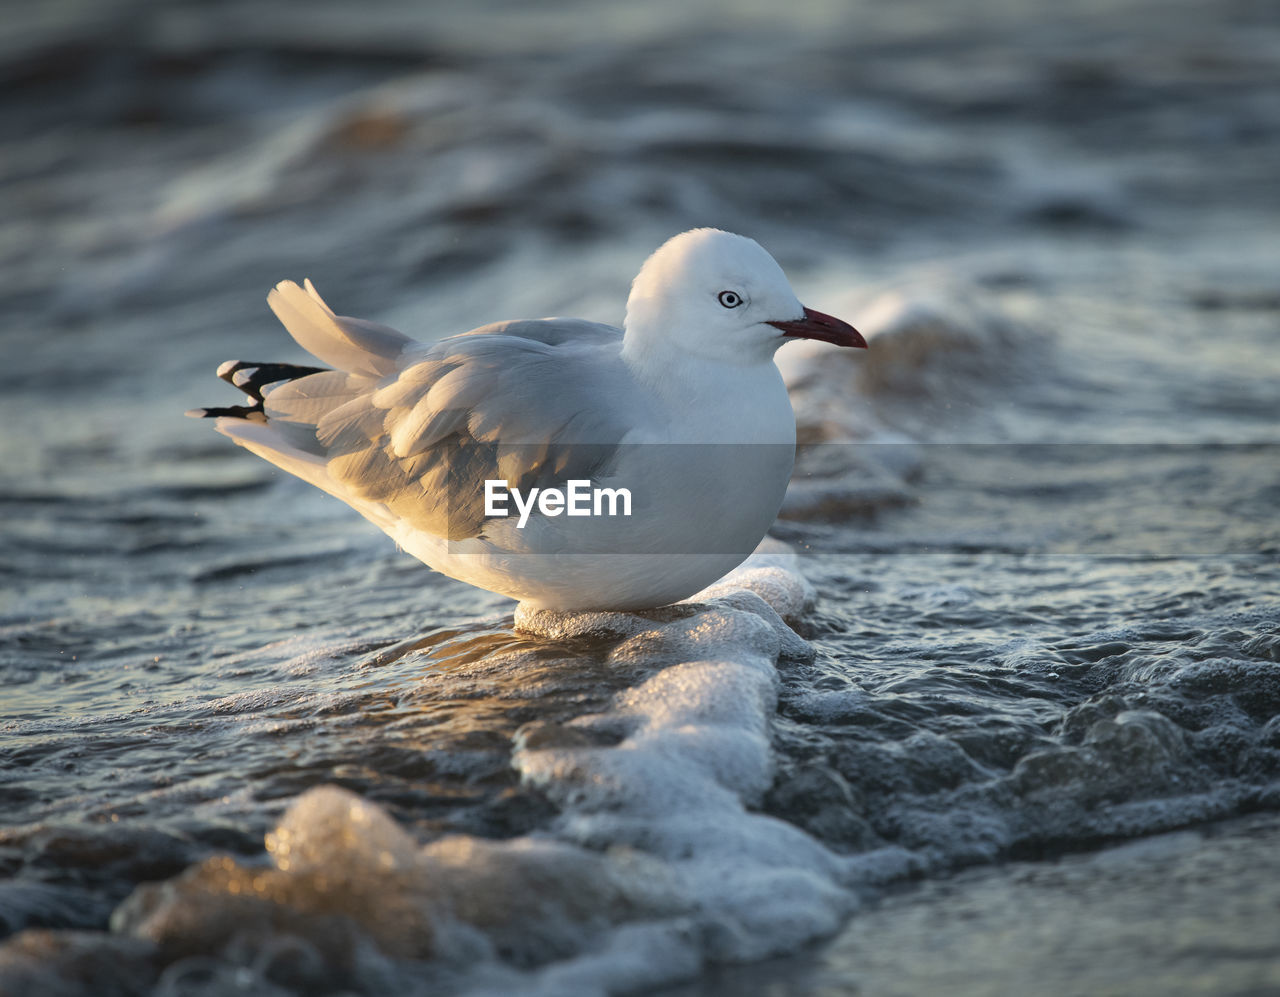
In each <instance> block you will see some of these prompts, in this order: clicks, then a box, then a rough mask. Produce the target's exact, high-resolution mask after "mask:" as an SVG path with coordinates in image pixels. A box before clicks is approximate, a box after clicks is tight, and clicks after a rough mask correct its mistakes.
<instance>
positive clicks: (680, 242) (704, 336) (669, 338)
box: [625, 228, 867, 364]
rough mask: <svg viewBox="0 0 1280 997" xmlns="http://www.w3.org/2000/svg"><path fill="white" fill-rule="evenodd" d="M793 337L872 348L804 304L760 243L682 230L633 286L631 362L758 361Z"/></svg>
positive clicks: (629, 311)
mask: <svg viewBox="0 0 1280 997" xmlns="http://www.w3.org/2000/svg"><path fill="white" fill-rule="evenodd" d="M789 338H804V339H820V340H823V341H824V342H828V343H833V344H834V345H836V346H858V347H866V345H867V343H866V340H864V339H863V338H862V336H861V334H859V332H858V331H857V330H856V329H855V328H854V327H853V326H851V325H849V324H848V323H846V322H842V321H840V319H837V318H832V317H831V316H830V315H824V314H823V313H822V312H818V311H814V310H813V309H812V308H806V307H805V306H804V305H802V304H801V303H800V300H799V299H798V298H797V297H796V295H795V292H794V291H793V290H791V285H790V284H789V283H788V282H787V278H786V275H785V274H784V273H783V272H782V268H781V267H780V266H778V264H777V262H776V261H775V260H774V258H773V257H772V256H770V255H769V254H768V253H767V252H765V250H764V249H763V248H761V246H760V244H759V243H757V242H756V241H755V240H754V239H748V238H746V237H745V236H741V235H734V234H733V233H731V232H722V231H720V230H719V229H712V228H700V229H693V230H692V231H689V232H683V233H681V234H680V235H677V236H675V237H674V238H672V239H669V240H667V241H666V242H665V243H663V244H662V245H661V246H660V247H658V249H657V250H656V251H655V252H654V254H653V255H652V256H650V257H649V259H648V260H646V261H645V264H644V266H643V267H641V269H640V273H639V274H638V275H637V276H636V279H635V281H634V282H633V283H632V285H631V296H630V297H629V298H628V299H627V321H626V341H625V342H626V345H625V351H626V352H627V353H628V354H630V355H632V356H641V355H646V354H661V353H664V352H665V351H666V349H669V348H675V349H677V350H680V351H681V352H685V353H692V354H695V355H698V356H700V357H703V358H705V359H710V360H722V361H724V362H728V363H735V364H744V363H759V362H762V361H768V360H771V359H772V357H773V354H774V351H775V350H777V348H778V347H779V346H781V345H782V344H783V343H785V342H786V341H787V340H788V339H789Z"/></svg>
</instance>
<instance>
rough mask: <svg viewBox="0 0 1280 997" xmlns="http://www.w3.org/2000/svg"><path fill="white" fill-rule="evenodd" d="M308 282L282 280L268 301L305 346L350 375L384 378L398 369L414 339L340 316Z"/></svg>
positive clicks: (287, 327) (319, 358)
mask: <svg viewBox="0 0 1280 997" xmlns="http://www.w3.org/2000/svg"><path fill="white" fill-rule="evenodd" d="M304 283H305V285H306V289H305V290H304V289H303V288H302V287H299V286H298V285H297V284H295V283H294V282H293V281H291V280H282V281H281V282H280V283H279V284H277V285H276V286H275V288H274V289H273V290H272V291H271V293H270V294H268V295H267V304H268V305H270V306H271V310H272V311H273V312H275V313H276V318H278V319H279V320H280V322H281V323H282V324H283V325H284V327H285V328H286V329H288V330H289V335H291V336H292V337H293V338H294V339H295V340H296V341H297V343H298V345H299V346H301V347H302V348H303V349H304V350H306V351H307V352H308V353H310V354H311V355H312V356H314V357H315V358H316V359H318V360H320V361H322V362H323V363H327V364H329V365H331V366H333V367H336V368H338V370H343V371H346V372H347V373H350V374H363V375H367V376H373V377H382V376H385V375H387V374H391V373H394V372H395V371H396V370H397V369H398V367H399V358H400V354H401V353H402V352H403V351H404V348H405V347H406V346H408V345H409V344H411V343H412V342H413V340H411V339H410V338H409V337H408V336H406V335H404V334H403V333H399V332H396V330H395V329H392V328H390V327H389V326H385V325H379V324H378V323H376V322H367V321H365V320H364V319H356V318H347V317H346V316H343V315H335V314H334V313H333V309H332V308H330V307H329V306H328V305H326V304H325V303H324V299H323V298H321V297H320V295H319V293H318V292H317V291H316V289H315V287H314V286H313V285H312V283H311V281H309V280H308V281H305V282H304Z"/></svg>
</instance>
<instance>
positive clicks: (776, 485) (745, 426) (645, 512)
mask: <svg viewBox="0 0 1280 997" xmlns="http://www.w3.org/2000/svg"><path fill="white" fill-rule="evenodd" d="M267 302H268V304H269V305H270V306H271V309H272V311H274V312H275V314H276V316H277V317H278V318H279V319H280V321H281V322H282V323H283V324H284V326H285V328H286V329H288V330H289V333H290V335H292V336H293V338H294V339H295V340H297V342H298V344H299V345H300V346H302V348H303V349H305V350H307V351H308V352H309V353H311V354H312V355H313V356H315V357H316V359H317V360H319V361H320V362H322V363H325V364H328V365H329V366H330V367H331V368H333V369H326V368H320V367H299V366H295V365H292V364H279V363H248V362H244V361H229V362H227V363H225V364H223V365H222V366H221V367H219V368H218V376H220V377H222V378H223V379H224V380H227V381H229V382H230V383H231V384H233V385H235V386H236V387H238V388H240V389H241V390H242V391H244V392H245V393H246V394H247V395H248V396H249V398H248V404H246V405H238V406H230V407H226V408H206V409H193V410H192V411H190V412H188V413H187V414H188V415H193V416H197V417H209V418H215V419H216V420H217V422H216V428H217V429H218V431H219V432H221V433H223V434H225V435H227V436H229V437H231V439H233V440H234V441H235V442H236V443H238V444H240V445H241V446H243V447H245V448H247V449H248V450H251V451H253V452H254V453H256V454H257V455H258V456H259V457H262V458H263V459H264V460H268V461H270V462H271V463H273V464H275V465H277V466H278V467H281V468H283V469H284V470H286V471H289V472H290V473H291V474H296V475H297V476H298V477H300V478H302V479H303V480H305V481H309V482H310V483H311V484H313V485H315V486H316V487H318V488H322V489H324V490H325V491H326V492H328V493H329V494H331V495H334V496H336V497H337V498H340V499H342V501H344V502H346V503H347V504H348V505H350V506H351V507H352V508H354V509H355V510H356V511H357V512H359V513H360V514H361V515H362V516H364V517H365V518H366V519H369V520H370V521H371V522H373V523H375V524H376V525H377V526H379V527H381V528H382V529H383V530H384V531H385V532H386V533H387V534H389V535H390V536H391V537H392V538H393V539H394V540H395V541H396V543H397V544H399V546H400V547H402V548H403V549H404V550H406V551H408V552H409V553H411V554H413V555H414V556H415V557H417V558H419V559H420V560H422V561H424V562H425V563H426V564H428V565H430V566H431V567H432V568H434V569H435V570H437V571H440V572H443V573H444V574H446V575H450V576H452V577H454V578H457V579H460V580H462V581H464V582H468V583H470V584H472V585H477V586H480V587H481V588H484V589H488V590H490V591H493V592H499V593H502V594H503V595H507V596H510V597H511V598H513V599H518V600H521V601H524V602H527V603H528V604H529V605H530V606H531V607H533V608H539V609H559V610H593V609H605V610H626V609H644V608H651V607H655V606H662V605H666V604H668V603H671V602H676V601H678V600H680V599H684V598H687V597H688V596H690V595H693V594H694V593H695V592H698V591H699V590H701V589H702V588H705V587H706V586H707V585H709V584H711V583H712V582H714V581H716V580H717V579H718V578H720V577H721V576H722V575H724V574H725V573H726V572H728V571H731V570H732V569H733V568H735V567H737V565H739V564H740V563H741V562H742V561H743V560H745V558H746V557H747V556H748V555H749V554H750V553H751V552H752V550H754V549H755V547H756V545H757V544H758V543H759V542H760V540H761V538H762V537H763V536H764V534H765V532H766V531H767V530H768V528H769V527H770V526H771V525H772V523H773V521H774V518H775V517H776V516H777V513H778V509H779V507H780V506H781V504H782V498H783V495H784V493H785V492H786V488H787V483H788V481H789V480H790V477H791V469H792V464H793V461H794V458H795V439H796V425H795V415H794V413H793V412H792V410H791V401H790V399H789V397H788V396H787V389H786V386H785V385H784V384H783V381H782V375H781V374H780V373H779V371H778V368H777V367H776V366H775V365H774V362H773V355H774V352H775V351H776V350H777V349H778V347H779V346H781V345H782V344H783V343H784V342H786V341H787V339H788V338H790V337H804V338H808V339H820V340H824V341H826V342H829V343H833V344H835V345H837V346H857V347H865V346H866V345H867V344H866V341H865V340H864V339H863V338H862V336H861V335H860V334H859V333H858V331H857V330H856V329H854V328H853V327H852V326H851V325H848V324H847V323H845V322H842V321H840V320H839V319H835V318H832V317H831V316H829V315H824V314H822V313H821V312H817V311H814V310H813V309H810V308H806V307H804V306H803V305H802V304H801V303H800V302H799V300H798V299H797V298H796V295H795V293H794V292H793V291H792V290H791V286H790V284H788V282H787V278H786V276H785V275H784V274H783V272H782V269H781V267H779V266H778V264H777V263H776V262H775V261H774V259H773V257H772V256H770V255H769V254H768V253H767V252H765V250H764V249H762V248H761V247H760V245H759V244H757V243H756V242H755V241H753V240H751V239H748V238H745V237H743V236H740V235H733V234H732V233H729V232H722V231H719V230H717V229H708V228H702V229H694V230H693V231H690V232H684V233H682V234H681V235H677V236H675V237H674V238H672V239H670V240H669V241H668V242H666V243H665V244H664V245H662V246H661V247H660V248H659V249H658V250H657V251H656V252H655V253H654V254H653V255H652V256H650V257H649V259H648V260H647V261H646V262H645V264H644V266H643V267H642V268H641V270H640V273H639V275H638V276H637V277H636V279H635V281H634V282H633V283H632V287H631V295H630V297H629V298H628V299H627V311H626V321H625V323H624V327H623V329H617V328H615V327H613V326H609V325H603V324H600V323H596V322H586V321H583V320H581V319H562V318H550V319H536V320H521V321H512V322H498V323H494V324H492V325H486V326H483V327H482V328H479V329H475V330H473V331H472V332H467V333H463V334H462V335H457V336H451V337H449V338H447V339H442V340H439V341H438V342H434V343H429V344H428V343H420V342H417V341H415V340H412V339H410V338H409V337H407V336H405V335H403V334H401V333H399V332H397V331H395V330H394V329H391V328H388V327H387V326H383V325H378V324H376V323H373V322H367V321H365V320H363V319H354V318H345V317H342V316H339V315H335V314H334V313H333V311H332V310H331V309H330V308H329V306H328V305H326V304H325V303H324V301H323V300H322V299H321V297H320V295H319V294H317V293H316V290H315V288H314V287H312V286H311V282H310V281H306V282H305V289H304V288H302V287H299V286H298V285H297V284H295V283H293V282H292V281H283V282H282V283H280V284H278V285H277V286H276V287H275V289H274V290H273V291H272V292H271V293H270V295H268V297H267ZM486 482H487V483H488V484H486ZM534 489H538V492H535V491H534ZM624 490H625V492H626V495H625V500H624V496H623V492H624ZM539 493H540V501H538V502H536V503H535V502H534V497H535V496H537V495H539ZM557 496H558V497H557ZM593 499H594V500H593ZM602 499H603V500H602ZM504 513H505V514H504ZM570 513H572V514H570Z"/></svg>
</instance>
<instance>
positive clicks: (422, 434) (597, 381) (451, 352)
mask: <svg viewBox="0 0 1280 997" xmlns="http://www.w3.org/2000/svg"><path fill="white" fill-rule="evenodd" d="M268 301H269V303H270V305H271V308H272V310H273V311H274V312H275V313H276V315H277V316H278V317H279V318H280V320H281V322H283V323H284V325H285V327H286V328H287V329H288V330H289V333H290V334H291V335H292V336H293V338H294V339H295V340H297V342H298V343H299V344H300V345H301V346H302V347H303V348H304V349H306V350H307V351H308V352H309V353H311V354H312V355H313V356H315V357H316V358H317V359H319V360H320V361H322V362H324V363H327V364H330V365H332V366H333V367H334V368H336V369H333V370H322V371H317V372H308V373H305V374H304V375H303V376H298V377H293V378H291V379H286V380H282V381H278V382H276V383H275V384H258V383H257V382H255V381H254V380H253V371H254V370H268V369H272V368H277V367H278V366H279V365H265V364H264V365H241V366H242V367H244V368H245V369H246V372H245V373H240V372H239V371H237V373H236V375H235V376H236V378H238V379H237V380H234V381H233V383H236V384H241V382H244V383H243V384H241V386H242V387H245V390H249V389H250V387H254V388H255V390H257V392H258V393H259V396H260V398H261V409H260V414H257V415H255V417H254V418H246V417H242V416H239V414H238V410H229V409H211V410H206V413H207V414H209V415H215V416H218V417H219V418H218V425H217V428H218V430H219V431H220V432H223V433H225V434H226V435H227V436H230V437H231V438H232V439H234V440H235V441H236V442H238V443H240V444H242V445H243V446H245V447H247V448H248V449H250V450H252V451H253V452H255V453H257V454H258V455H259V456H261V457H263V458H265V459H266V460H269V461H271V462H272V463H274V464H277V465H278V466H280V467H282V468H284V469H285V470H287V471H290V472H291V473H293V474H296V475H298V476H299V477H301V478H304V479H305V480H307V481H309V482H311V483H312V484H314V485H317V486H318V487H320V488H322V489H324V490H325V491H327V492H329V493H330V494H333V495H336V496H337V497H338V498H341V499H343V500H344V501H345V502H347V503H349V504H350V505H352V506H353V507H355V508H356V509H357V510H358V511H360V512H361V513H362V514H363V515H365V516H366V517H367V518H369V519H371V520H372V521H374V522H375V523H377V524H378V525H379V526H382V527H383V528H388V527H389V526H390V525H391V524H393V523H396V524H400V525H404V524H407V525H408V526H410V527H412V528H413V529H417V530H423V531H425V532H427V533H429V534H431V535H433V536H438V537H447V538H448V539H451V540H461V539H466V538H468V537H475V536H481V535H483V529H484V502H483V495H484V482H485V480H486V479H504V480H506V481H507V482H508V484H509V485H510V486H512V487H517V488H520V489H521V490H527V489H529V488H532V487H535V486H536V487H545V486H547V485H550V484H552V483H558V484H562V483H563V482H564V481H565V480H567V479H570V478H587V479H592V480H596V481H599V480H600V479H601V478H603V477H607V475H608V473H609V469H610V465H611V461H612V460H613V458H614V456H615V454H616V452H617V447H618V444H619V443H620V442H622V441H623V440H624V438H625V437H626V435H627V427H626V426H624V425H623V424H622V423H621V421H620V420H618V419H616V417H614V416H613V415H612V412H613V411H614V410H615V408H614V406H613V405H611V404H609V401H610V400H614V401H616V400H618V399H619V394H620V393H627V392H630V391H634V390H635V389H634V385H633V384H632V383H631V382H630V380H629V379H628V378H627V377H626V376H625V374H624V372H623V370H622V367H621V360H620V359H619V357H618V353H619V348H620V346H621V336H622V334H621V332H620V330H618V329H615V328H612V327H610V326H606V325H600V324H597V323H593V322H583V321H580V320H575V319H543V320H538V321H521V322H508V323H498V324H495V325H491V326H486V327H483V328H481V329H477V330H475V331H474V332H471V333H467V334H465V335H461V336H454V337H452V338H449V339H445V340H441V341H440V342H438V343H434V344H431V345H429V346H426V345H423V344H421V343H418V342H416V341H414V340H412V339H409V338H408V337H407V336H404V335H402V334H401V333H399V332H396V331H395V330H394V329H390V328H388V327H386V326H381V325H377V324H376V323H373V322H365V321H362V320H360V319H351V318H346V317H343V316H338V315H335V314H334V313H333V311H332V310H331V309H329V307H328V306H327V305H325V303H324V301H323V300H321V298H320V296H319V294H317V293H316V291H315V288H313V287H312V286H311V284H310V282H307V285H306V288H305V290H304V289H303V288H302V287H299V286H298V285H297V284H294V283H292V282H291V281H285V282H283V283H281V284H280V285H278V286H277V287H276V288H275V290H274V291H272V292H271V295H270V296H269V298H268ZM282 369H284V370H288V368H282ZM294 369H296V370H304V371H308V370H309V369H308V368H294ZM233 411H235V412H236V414H231V413H232V412H233Z"/></svg>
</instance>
